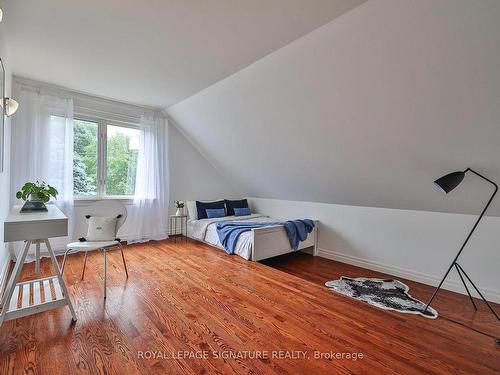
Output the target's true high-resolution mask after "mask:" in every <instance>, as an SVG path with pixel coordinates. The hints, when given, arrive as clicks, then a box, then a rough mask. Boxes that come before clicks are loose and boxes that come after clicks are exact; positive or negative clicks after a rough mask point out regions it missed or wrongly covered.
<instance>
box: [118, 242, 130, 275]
mask: <svg viewBox="0 0 500 375" xmlns="http://www.w3.org/2000/svg"><path fill="white" fill-rule="evenodd" d="M118 246H119V247H120V251H121V253H122V260H123V267H125V274H126V275H127V279H128V270H127V262H125V256H124V255H123V246H122V244H119V245H118Z"/></svg>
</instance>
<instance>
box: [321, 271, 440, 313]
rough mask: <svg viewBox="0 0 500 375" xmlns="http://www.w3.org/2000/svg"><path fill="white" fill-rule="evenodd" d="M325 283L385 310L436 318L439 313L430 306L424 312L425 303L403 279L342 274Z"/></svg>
mask: <svg viewBox="0 0 500 375" xmlns="http://www.w3.org/2000/svg"><path fill="white" fill-rule="evenodd" d="M325 285H326V286H327V287H328V288H329V289H330V290H332V291H334V292H337V293H341V294H344V295H346V296H349V297H352V298H355V299H357V300H360V301H364V302H367V303H369V304H370V305H373V306H377V307H379V308H381V309H384V310H393V311H398V312H400V313H405V314H417V315H422V316H424V317H426V318H430V319H436V318H437V317H438V313H437V311H436V310H434V309H433V308H432V307H430V306H429V308H428V309H427V311H426V312H425V313H424V312H423V311H424V309H425V303H423V302H421V301H419V300H418V299H415V298H413V297H412V296H410V294H408V290H410V288H409V287H408V286H407V285H406V284H403V283H402V282H401V281H398V280H392V279H386V280H382V279H373V278H365V277H358V278H355V279H351V278H349V277H345V276H342V277H341V278H340V279H339V280H332V281H327V282H326V283H325Z"/></svg>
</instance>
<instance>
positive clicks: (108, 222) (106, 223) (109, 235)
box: [85, 216, 116, 241]
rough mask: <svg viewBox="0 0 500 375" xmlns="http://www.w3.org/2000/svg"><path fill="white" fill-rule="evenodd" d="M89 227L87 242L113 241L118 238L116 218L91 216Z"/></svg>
mask: <svg viewBox="0 0 500 375" xmlns="http://www.w3.org/2000/svg"><path fill="white" fill-rule="evenodd" d="M88 225H89V229H88V232H87V237H85V238H86V239H87V241H113V240H114V239H115V238H116V217H99V216H91V217H90V218H89V219H88Z"/></svg>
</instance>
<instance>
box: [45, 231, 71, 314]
mask: <svg viewBox="0 0 500 375" xmlns="http://www.w3.org/2000/svg"><path fill="white" fill-rule="evenodd" d="M43 241H44V242H45V246H47V251H48V252H49V255H50V259H51V260H52V266H53V267H54V270H55V271H56V274H57V279H58V280H59V285H60V286H61V289H62V291H63V293H64V299H65V300H66V303H67V305H68V307H69V310H70V311H71V315H72V316H73V321H75V322H76V314H75V310H74V309H73V305H72V304H71V300H70V299H69V294H68V289H67V288H66V283H65V282H64V279H63V278H62V276H61V271H60V270H59V264H58V263H57V260H56V257H55V255H54V252H53V251H52V247H51V246H50V242H49V240H48V239H46V240H43Z"/></svg>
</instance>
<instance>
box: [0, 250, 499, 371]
mask: <svg viewBox="0 0 500 375" xmlns="http://www.w3.org/2000/svg"><path fill="white" fill-rule="evenodd" d="M125 257H126V258H127V262H128V269H129V275H130V276H129V278H128V280H127V279H126V278H125V271H124V270H123V266H122V263H121V257H120V253H119V252H110V253H109V255H108V292H107V300H106V301H104V300H103V298H102V297H103V290H102V281H103V258H102V254H100V253H98V252H94V253H92V254H90V255H89V258H88V261H87V271H86V273H85V279H84V280H83V281H82V280H80V276H81V270H82V265H83V256H82V255H81V254H76V255H72V256H70V257H69V260H68V263H67V267H66V270H65V279H66V280H67V284H68V287H69V291H70V294H71V299H72V301H73V303H74V307H75V310H76V312H77V315H78V318H79V319H78V321H77V322H76V323H71V315H70V313H69V310H68V308H67V307H63V308H60V309H57V310H52V311H49V312H45V313H41V314H38V315H34V316H31V317H27V318H23V319H18V320H14V321H9V322H6V323H4V325H3V326H2V327H0V374H2V375H3V374H44V375H45V374H177V373H182V374H199V373H238V374H243V373H256V374H260V373H266V374H267V373H277V374H484V375H488V374H498V373H499V372H500V348H498V347H496V346H495V343H494V341H493V339H492V338H491V337H489V336H487V335H485V334H482V333H479V332H476V331H487V333H489V334H492V335H498V334H499V332H498V324H496V323H495V322H494V320H492V319H491V316H489V315H488V314H486V312H485V310H484V308H481V309H480V311H479V312H477V313H475V314H474V313H472V312H471V311H470V310H471V308H470V307H469V306H468V304H469V303H470V302H469V301H468V300H467V297H465V296H462V295H459V294H456V293H451V292H443V293H442V294H441V295H439V297H438V298H437V300H436V304H435V305H434V306H435V307H436V308H437V309H438V311H439V312H440V314H441V315H442V316H445V315H446V316H447V318H441V317H440V318H438V319H437V320H429V319H425V318H422V317H418V316H413V315H405V314H398V313H394V312H386V311H382V310H380V309H377V308H374V307H371V306H369V305H367V304H364V303H361V302H358V301H355V300H352V299H350V298H347V297H344V296H341V295H338V294H333V293H332V292H330V291H329V290H327V289H326V288H325V287H324V285H323V284H324V282H325V281H327V280H330V279H333V278H337V277H339V276H341V275H346V276H372V275H373V276H380V274H378V273H375V272H372V271H369V270H365V269H361V268H357V267H352V266H348V265H344V264H341V263H338V262H333V261H329V260H326V259H321V258H316V257H312V256H309V255H305V254H301V253H297V254H291V255H288V256H283V257H279V258H277V259H273V260H272V261H268V262H266V264H259V263H253V262H248V261H245V260H243V259H241V258H239V257H237V256H227V255H225V253H224V252H222V251H220V250H217V249H214V248H211V247H209V246H207V245H204V244H201V243H197V242H193V241H187V242H178V243H171V242H169V241H162V242H150V243H148V244H140V245H133V246H128V247H126V248H125ZM33 271H34V265H33V264H30V265H27V266H25V268H24V270H23V278H24V279H30V278H33V277H34V276H35V275H34V273H33ZM51 272H52V271H51V266H50V264H49V261H48V260H44V261H43V262H42V273H43V274H49V273H51ZM408 284H409V285H410V286H411V290H410V292H411V293H412V295H414V296H415V297H417V298H421V299H426V298H428V296H429V295H430V294H431V292H432V288H430V287H428V286H425V285H421V284H418V283H411V282H408ZM495 308H497V309H498V308H499V306H498V305H495ZM450 319H451V320H450ZM452 320H455V321H456V322H454V321H452ZM464 324H467V325H470V326H471V327H472V329H471V328H467V327H465V326H464ZM331 352H332V353H340V354H337V355H339V356H342V355H343V358H340V359H336V358H334V359H328V358H315V357H316V356H319V355H320V354H321V355H322V356H323V357H327V356H331V354H330V353H331ZM342 353H343V354H342ZM358 353H361V354H358ZM361 355H362V358H361ZM193 356H197V357H201V358H192V357H193ZM349 356H350V357H351V358H348V357H349ZM355 356H357V358H356V360H354V357H355ZM221 357H223V358H221Z"/></svg>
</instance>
